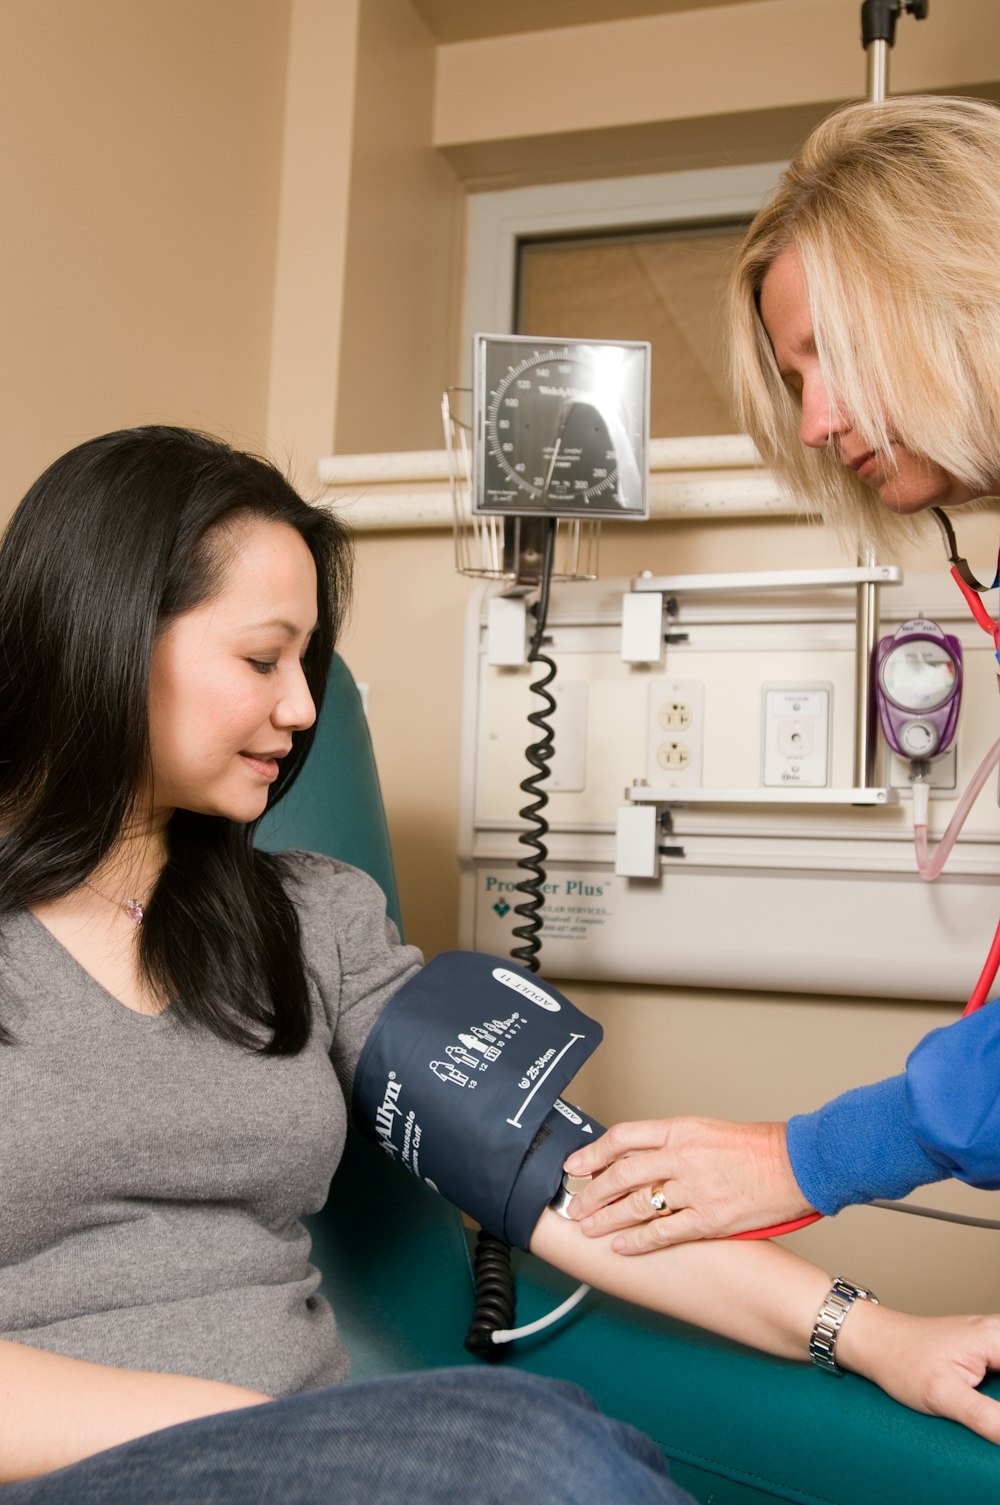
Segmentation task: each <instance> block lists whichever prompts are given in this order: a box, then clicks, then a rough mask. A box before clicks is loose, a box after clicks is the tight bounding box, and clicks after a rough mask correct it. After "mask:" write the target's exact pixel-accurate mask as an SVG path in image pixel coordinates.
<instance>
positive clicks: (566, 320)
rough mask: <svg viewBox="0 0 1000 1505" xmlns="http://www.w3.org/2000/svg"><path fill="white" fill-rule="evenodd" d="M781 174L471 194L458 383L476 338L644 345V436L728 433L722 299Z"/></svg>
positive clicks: (715, 173) (701, 175)
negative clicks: (647, 409)
mask: <svg viewBox="0 0 1000 1505" xmlns="http://www.w3.org/2000/svg"><path fill="white" fill-rule="evenodd" d="M781 166H782V164H781V163H766V164H763V165H759V166H753V167H731V168H713V169H709V170H706V171H704V172H679V173H666V174H656V175H650V176H646V177H635V178H612V179H606V180H601V181H592V182H580V183H561V184H546V185H543V186H541V187H537V188H524V189H506V190H501V191H498V192H495V193H477V194H472V195H470V199H469V234H468V243H467V247H468V270H467V278H466V303H465V314H464V321H463V325H464V339H463V347H464V348H463V352H462V355H463V381H465V382H466V383H467V382H468V376H469V371H470V361H471V349H472V338H473V335H475V334H476V333H483V334H515V333H521V334H538V335H541V336H545V337H552V338H555V337H557V336H562V337H563V338H575V339H585V338H587V337H588V336H593V337H594V338H599V339H647V340H649V341H650V342H651V344H652V345H653V364H652V373H653V375H652V414H651V430H650V431H651V433H652V435H653V437H654V438H668V437H680V436H685V435H701V434H725V433H732V432H733V430H734V428H735V423H734V421H733V418H732V416H731V414H730V412H729V408H728V403H727V398H726V393H725V380H724V368H723V362H724V334H725V331H724V327H723V321H722V309H721V306H720V303H721V299H720V290H721V288H722V286H723V284H724V280H725V276H726V272H727V268H728V262H729V259H730V257H731V255H732V252H733V250H734V249H735V246H736V245H737V244H738V241H739V239H740V234H741V230H742V227H743V225H745V224H746V222H747V220H748V219H749V218H750V217H751V216H752V215H753V213H754V212H755V210H756V209H757V207H758V206H759V204H760V203H761V202H762V201H763V200H764V198H766V197H767V195H768V194H769V193H770V192H771V191H772V190H773V188H774V186H775V184H776V182H777V179H778V175H779V173H780V171H781Z"/></svg>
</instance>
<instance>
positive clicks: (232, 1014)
mask: <svg viewBox="0 0 1000 1505" xmlns="http://www.w3.org/2000/svg"><path fill="white" fill-rule="evenodd" d="M349 578H350V545H349V542H348V539H347V537H346V535H345V533H344V530H343V529H342V527H341V525H340V524H339V523H338V522H337V521H336V520H335V519H334V518H332V517H331V516H329V515H328V514H325V513H323V512H321V511H319V510H317V509H313V508H310V507H308V506H306V505H305V504H304V503H303V502H302V501H301V500H300V499H299V498H298V497H297V496H296V494H295V492H294V491H293V490H292V488H291V487H290V486H289V485H288V483H287V482H286V481H285V480H284V479H283V478H282V477H281V476H280V475H279V474H278V472H277V471H275V470H274V469H273V468H272V467H271V466H269V465H267V464H265V463H264V462H262V461H260V460H257V459H254V458H252V457H251V456H248V455H244V454H240V453H238V452H235V451H233V450H231V449H230V448H228V447H227V446H226V445H224V444H221V443H219V442H218V441H216V440H212V439H209V438H206V437H204V436H201V435H196V434H192V433H189V432H187V431H184V430H178V429H168V428H147V429H137V430H131V431H126V432H122V433H117V434H109V435H105V436H103V437H102V438H99V439H95V440H92V441H90V442H89V443H87V444H83V445H81V446H80V447H79V448H78V449H76V450H73V451H71V452H70V453H69V454H68V455H66V456H63V457H62V459H60V460H57V461H56V462H55V464H54V465H52V466H51V467H50V468H49V469H48V470H47V471H46V472H45V474H44V475H43V476H42V477H41V478H40V480H39V481H38V482H37V483H36V484H35V485H34V486H33V487H32V488H31V490H30V491H29V492H28V494H27V496H26V497H25V499H24V501H23V503H22V504H21V506H20V508H19V509H18V511H17V513H16V514H15V516H14V519H13V521H12V523H11V525H10V527H9V529H8V532H7V534H6V536H5V539H4V542H3V544H2V547H0V1027H2V1030H3V1039H2V1043H0V1188H2V1193H0V1194H2V1197H3V1217H2V1219H0V1396H2V1398H3V1406H2V1422H0V1485H2V1486H3V1492H4V1500H5V1505H28V1502H30V1505H37V1502H44V1505H63V1502H67V1505H68V1502H70V1501H72V1502H73V1505H77V1502H80V1501H87V1500H91V1499H93V1500H98V1499H99V1500H100V1501H101V1502H102V1505H125V1502H132V1501H134V1500H136V1499H138V1498H144V1499H147V1500H148V1501H149V1502H150V1505H179V1502H181V1501H192V1500H198V1501H201V1500H209V1499H211V1500H212V1501H214V1502H218V1505H229V1502H230V1501H232V1502H233V1505H235V1502H237V1501H239V1502H241V1505H242V1502H244V1501H246V1500H258V1499H272V1498H280V1499H281V1500H282V1501H285V1502H289V1505H312V1502H314V1501H320V1500H327V1499H330V1500H336V1501H338V1505H342V1502H349V1501H353V1500H358V1501H361V1500H364V1501H365V1502H370V1501H374V1500H380V1499H382V1498H389V1497H390V1495H391V1497H392V1498H393V1499H396V1498H397V1497H400V1496H402V1497H408V1499H409V1500H410V1501H411V1502H414V1505H422V1502H427V1505H430V1502H431V1501H434V1502H438V1501H451V1500H460V1499H461V1500H469V1499H474V1500H476V1501H477V1502H493V1501H496V1502H500V1501H507V1500H520V1499H522V1498H524V1497H525V1495H526V1493H527V1494H529V1495H530V1497H531V1498H533V1499H536V1500H539V1501H546V1500H553V1501H554V1500H562V1499H566V1498H572V1499H574V1500H577V1501H579V1502H581V1505H588V1502H597V1501H606V1500H608V1499H612V1498H627V1499H629V1500H630V1501H646V1500H648V1501H671V1500H672V1501H678V1500H680V1499H681V1495H680V1493H679V1492H678V1491H676V1490H675V1488H674V1486H673V1485H671V1484H670V1482H669V1481H668V1480H667V1479H666V1477H665V1472H664V1468H663V1462H662V1459H661V1457H660V1455H659V1453H658V1450H657V1449H656V1448H655V1447H654V1446H653V1445H652V1444H651V1443H649V1441H648V1439H645V1438H642V1437H640V1436H639V1435H638V1434H636V1433H634V1432H632V1431H631V1430H630V1429H629V1428H626V1427H623V1426H621V1425H620V1424H619V1423H617V1422H612V1421H609V1420H607V1419H606V1418H603V1417H601V1416H599V1415H598V1414H597V1413H595V1412H594V1410H593V1409H592V1407H590V1406H589V1403H588V1402H587V1400H586V1397H583V1396H581V1395H579V1394H578V1393H577V1392H575V1391H573V1390H572V1389H571V1388H569V1387H565V1386H559V1385H547V1384H546V1383H545V1382H542V1381H538V1380H534V1379H531V1378H530V1377H527V1376H524V1375H501V1374H497V1373H496V1372H492V1371H469V1370H467V1369H464V1370H460V1371H455V1372H451V1371H447V1372H442V1373H438V1374H436V1375H432V1376H427V1375H421V1376H419V1377H416V1378H415V1379H406V1378H401V1379H394V1380H387V1381H380V1382H377V1383H374V1384H370V1385H359V1386H347V1387H341V1388H331V1387H337V1385H338V1382H339V1381H340V1380H342V1379H343V1378H344V1377H345V1375H346V1372H347V1367H348V1366H347V1359H346V1355H345V1354H344V1351H343V1349H342V1347H341V1345H340V1342H339V1339H338V1335H337V1328H336V1322H335V1319H334V1315H333V1313H332V1311H331V1310H330V1307H329V1306H328V1305H327V1303H326V1302H325V1301H324V1300H323V1299H322V1298H321V1297H320V1296H319V1295H318V1293H317V1286H318V1283H319V1275H318V1272H317V1271H316V1270H315V1269H314V1268H313V1267H312V1266H311V1265H310V1263H309V1257H308V1256H309V1240H308V1236H307V1234H306V1232H305V1230H304V1228H303V1226H302V1224H301V1221H300V1219H301V1217H302V1216H303V1215H304V1214H306V1213H309V1212H312V1211H316V1210H317V1209H318V1208H319V1207H320V1206H322V1204H323V1202H324V1201H325V1199H326V1195H327V1190H328V1187H329V1182H330V1177H331V1175H332V1172H333V1170H334V1168H335V1166H336V1163H337V1160H338V1158H339V1155H340V1151H341V1147H342V1144H343V1138H344V1133H345V1119H346V1108H345V1103H346V1101H347V1100H348V1098H349V1093H350V1087H351V1080H352V1074H353V1070H354V1067H355V1063H356V1062H357V1059H358V1055H359V1053H360V1050H361V1047H362V1045H363V1043H364V1041H365V1038H366V1036H367V1034H368V1031H369V1029H370V1027H371V1025H372V1023H373V1021H374V1020H375V1019H376V1017H377V1016H378V1014H379V1012H380V1010H381V1008H382V1007H383V1005H384V1004H385V1003H386V1002H387V1001H388V1000H389V999H390V998H391V997H392V996H393V995H394V994H395V993H396V992H397V991H398V989H399V988H400V987H401V986H402V985H403V984H404V983H405V982H406V981H407V980H408V979H409V978H410V977H411V976H412V975H413V974H414V973H415V971H416V970H417V968H418V967H419V965H420V958H419V955H418V953H417V952H416V951H415V950H414V949H413V948H411V947H406V946H403V945H402V944H401V943H400V941H399V937H398V935H397V934H396V932H395V929H394V927H393V926H392V925H391V924H390V923H388V922H387V921H386V917H385V906H384V900H383V898H382V895H381V891H380V890H379V889H378V887H377V885H376V884H375V883H374V882H373V881H372V880H370V879H369V878H367V877H366V876H365V875H363V874H361V873H359V872H358V871H356V870H355V869H352V868H348V867H345V866H344V865H343V864H340V863H336V862H333V861H330V860H328V859H325V858H321V857H316V856H310V855H309V854H304V853H291V854H288V853H286V854H282V855H273V854H267V853H264V852H259V851H256V850H255V848H254V846H253V834H254V828H255V824H256V822H257V820H258V819H259V818H260V816H261V815H262V814H263V812H264V810H265V808H267V807H268V805H269V804H270V803H273V802H274V800H275V799H276V798H277V797H279V796H280V795H281V793H282V792H283V791H284V790H285V789H287V788H288V786H289V784H290V783H291V781H292V779H293V778H294V776H295V773H296V770H297V769H298V767H299V766H300V765H301V762H302V760H303V758H304V757H305V755H306V753H307V751H308V748H309V743H310V739H311V731H312V727H313V724H314V721H315V716H316V710H317V707H318V706H319V705H320V703H321V700H322V694H323V687H324V685H325V682H326V676H327V671H328V668H329V664H330V658H331V654H332V651H333V644H334V640H335V636H336V632H337V629H338V626H339V624H340V620H341V618H342V615H343V611H344V608H345V605H346V601H347V595H348V586H349ZM345 797H349V792H346V793H345ZM532 1249H533V1250H534V1251H535V1252H536V1253H538V1254H540V1255H541V1256H542V1257H543V1258H547V1259H549V1260H551V1261H552V1262H554V1263H556V1264H559V1265H560V1266H561V1267H563V1268H565V1269H567V1270H569V1271H571V1272H572V1273H573V1274H575V1275H577V1276H578V1278H580V1279H585V1280H587V1281H589V1282H590V1283H593V1284H597V1285H601V1286H604V1287H605V1288H607V1289H609V1290H612V1291H615V1292H616V1293H618V1294H621V1295H624V1296H627V1297H630V1298H632V1299H635V1300H638V1301H641V1302H643V1303H645V1304H647V1305H650V1306H653V1307H655V1308H657V1309H660V1310H664V1311H668V1312H671V1313H673V1314H675V1315H677V1316H680V1317H683V1318H686V1319H687V1320H690V1321H695V1322H700V1323H702V1324H703V1325H705V1326H708V1327H711V1328H714V1329H716V1330H718V1331H722V1332H725V1333H727V1334H729V1335H730V1336H733V1337H736V1338H738V1339H741V1340H742V1341H745V1342H749V1343H754V1344H756V1345H758V1346H762V1347H764V1348H767V1349H768V1350H770V1351H771V1352H774V1353H778V1354H781V1355H784V1356H786V1357H789V1358H805V1357H806V1356H807V1354H808V1349H809V1339H810V1332H811V1330H812V1328H813V1323H814V1318H815V1314H816V1312H817V1311H818V1310H819V1309H820V1307H821V1306H822V1305H823V1304H824V1300H825V1297H826V1293H827V1291H828V1290H829V1286H830V1281H829V1277H827V1276H825V1275H824V1274H823V1273H822V1272H821V1271H819V1270H816V1269H815V1268H814V1267H812V1266H810V1265H807V1264H805V1263H803V1262H802V1261H800V1260H798V1259H796V1258H794V1257H793V1256H792V1255H790V1254H788V1253H787V1252H786V1251H784V1250H781V1249H778V1248H776V1247H771V1246H758V1247H753V1248H752V1247H750V1246H747V1245H733V1244H716V1245H714V1246H699V1247H694V1246H692V1247H691V1248H689V1249H682V1250H679V1251H675V1252H665V1253H664V1255H663V1256H662V1257H657V1256H652V1257H651V1258H650V1259H648V1260H644V1261H622V1260H620V1259H618V1258H617V1257H616V1256H615V1255H614V1254H613V1252H611V1251H610V1249H609V1248H608V1247H607V1246H606V1244H605V1243H602V1242H601V1241H593V1240H588V1239H587V1238H585V1237H583V1236H582V1235H581V1233H580V1231H579V1229H578V1228H577V1227H575V1226H574V1225H573V1224H571V1223H569V1222H567V1221H565V1220H564V1219H561V1218H559V1217H557V1216H556V1215H555V1214H553V1213H551V1212H546V1213H544V1214H543V1215H542V1217H541V1219H540V1220H539V1222H538V1224H537V1227H536V1229H535V1233H534V1236H533V1239H532ZM858 1305H859V1306H864V1307H865V1308H866V1310H865V1311H864V1312H861V1311H858V1312H857V1314H856V1315H852V1317H851V1320H850V1322H848V1323H847V1324H846V1325H845V1327H844V1329H843V1331H842V1333H841V1336H840V1338H839V1339H838V1349H837V1355H838V1359H839V1360H840V1361H841V1362H842V1363H844V1364H846V1365H848V1366H849V1367H852V1368H855V1369H857V1370H859V1371H860V1372H862V1373H864V1374H866V1375H868V1376H869V1377H870V1378H872V1379H874V1380H876V1381H877V1382H878V1383H880V1384H882V1385H883V1386H884V1387H885V1388H887V1389H888V1390H889V1391H890V1392H891V1393H892V1394H894V1395H895V1396H896V1397H897V1398H898V1399H901V1400H903V1401H905V1402H907V1403H908V1404H911V1405H915V1406H918V1407H919V1408H921V1409H925V1410H936V1411H939V1412H942V1413H944V1414H948V1415H952V1416H955V1417H957V1418H959V1419H962V1420H964V1421H965V1422H967V1424H969V1425H971V1426H973V1427H975V1428H976V1429H977V1430H980V1431H982V1432H984V1433H985V1434H986V1435H988V1436H991V1437H993V1438H994V1440H1000V1419H998V1414H1000V1413H998V1408H997V1406H996V1403H995V1402H992V1401H989V1400H986V1399H984V1398H983V1397H981V1396H978V1395H977V1394H976V1393H975V1391H974V1388H973V1386H974V1385H975V1383H976V1381H977V1379H978V1378H981V1376H982V1373H983V1372H984V1369H985V1368H986V1366H987V1365H988V1364H990V1363H991V1362H993V1363H995V1362H996V1361H997V1360H998V1359H1000V1321H998V1320H996V1319H992V1318H983V1319H972V1320H970V1319H965V1320H963V1321H962V1322H959V1321H958V1320H954V1321H952V1320H944V1319H939V1321H938V1322H937V1323H936V1324H933V1323H927V1322H925V1321H923V1320H921V1319H917V1318H912V1317H907V1316H904V1315H903V1314H901V1313H897V1312H891V1311H889V1309H887V1308H885V1307H878V1306H876V1305H874V1304H872V1303H869V1302H866V1301H862V1302H860V1303H858ZM275 1397H278V1399H274V1398H275Z"/></svg>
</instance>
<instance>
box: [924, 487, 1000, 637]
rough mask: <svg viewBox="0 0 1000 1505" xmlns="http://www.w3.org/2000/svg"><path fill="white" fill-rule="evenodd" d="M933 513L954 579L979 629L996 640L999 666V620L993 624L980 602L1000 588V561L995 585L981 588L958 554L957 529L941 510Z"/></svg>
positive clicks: (935, 510) (938, 508) (966, 563)
mask: <svg viewBox="0 0 1000 1505" xmlns="http://www.w3.org/2000/svg"><path fill="white" fill-rule="evenodd" d="M930 511H931V517H933V519H934V521H935V522H936V523H937V525H938V527H939V528H940V529H941V532H942V534H943V536H944V551H945V554H946V555H947V557H948V563H949V564H950V565H951V578H952V579H953V580H954V582H955V584H956V585H957V586H958V588H959V590H960V591H961V592H962V595H963V596H964V597H965V604H966V605H967V606H968V608H969V610H970V611H971V613H972V615H973V617H974V618H975V620H976V621H977V622H978V623H979V626H980V627H981V628H982V629H983V631H984V632H988V633H989V635H990V637H991V638H992V639H993V651H994V652H995V654H996V656H997V662H998V663H1000V621H994V619H993V618H992V617H991V616H990V614H989V612H988V611H987V610H986V607H985V606H984V605H983V603H982V600H981V599H980V598H981V597H982V596H984V595H985V594H986V592H987V591H991V590H996V589H997V587H998V586H1000V558H998V559H997V572H996V574H995V575H994V577H993V584H992V585H982V584H981V583H980V582H979V581H978V580H977V579H976V577H975V575H974V574H973V573H972V571H971V569H970V568H969V563H968V560H966V559H963V558H962V556H961V555H960V554H959V552H958V544H957V542H956V540H955V530H954V528H953V527H952V525H951V519H950V518H949V517H948V514H947V513H946V512H942V510H941V508H940V507H932V508H931V509H930Z"/></svg>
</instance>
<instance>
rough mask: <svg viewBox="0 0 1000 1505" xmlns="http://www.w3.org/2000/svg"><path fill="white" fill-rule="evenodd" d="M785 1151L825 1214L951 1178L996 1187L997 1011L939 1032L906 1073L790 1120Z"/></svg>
mask: <svg viewBox="0 0 1000 1505" xmlns="http://www.w3.org/2000/svg"><path fill="white" fill-rule="evenodd" d="M788 1153H789V1156H790V1158H791V1163H792V1170H793V1171H794V1173H795V1178H796V1180H797V1181H798V1183H799V1186H800V1187H801V1189H802V1192H803V1194H804V1195H805V1196H806V1197H807V1198H808V1200H809V1201H810V1202H811V1204H812V1205H813V1207H815V1208H816V1209H817V1210H818V1211H819V1212H825V1213H827V1214H828V1215H832V1214H833V1213H835V1212H839V1211H840V1209H841V1208H842V1207H847V1206H849V1205H850V1204H851V1203H854V1202H870V1201H872V1200H873V1199H874V1198H876V1197H889V1198H896V1197H903V1196H905V1195H906V1194H907V1192H911V1191H913V1189H914V1187H917V1186H924V1185H926V1184H927V1183H928V1182H930V1181H941V1180H944V1179H945V1178H946V1177H948V1176H956V1177H957V1178H958V1179H959V1180H962V1181H968V1182H970V1184H971V1185H973V1186H980V1187H988V1188H996V1187H1000V1008H996V1007H992V1006H991V1007H987V1008H984V1009H980V1010H979V1011H978V1012H977V1013H975V1014H970V1015H969V1016H968V1018H965V1019H959V1020H958V1021H957V1022H956V1023H955V1024H950V1025H948V1026H947V1027H946V1028H944V1029H937V1030H933V1031H932V1032H931V1033H930V1034H929V1035H927V1036H926V1038H925V1039H923V1040H921V1042H920V1044H919V1045H918V1046H917V1047H916V1049H915V1050H914V1051H913V1053H912V1055H911V1056H910V1058H909V1060H908V1061H907V1063H906V1072H905V1074H904V1075H903V1076H898V1077H890V1078H889V1079H888V1080H887V1081H884V1082H875V1083H873V1084H872V1085H871V1086H870V1087H856V1088H854V1089H853V1090H852V1091H851V1092H845V1093H844V1094H843V1096H842V1097H837V1098H834V1100H833V1101H832V1102H830V1103H827V1104H826V1106H825V1107H823V1108H819V1109H818V1110H817V1111H816V1112H815V1113H806V1114H802V1115H800V1116H798V1117H796V1118H793V1119H791V1121H790V1122H789V1125H788Z"/></svg>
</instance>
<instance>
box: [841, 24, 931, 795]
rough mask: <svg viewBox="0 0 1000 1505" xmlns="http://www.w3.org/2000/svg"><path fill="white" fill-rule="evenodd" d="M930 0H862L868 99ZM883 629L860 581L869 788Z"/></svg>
mask: <svg viewBox="0 0 1000 1505" xmlns="http://www.w3.org/2000/svg"><path fill="white" fill-rule="evenodd" d="M927 10H928V0H863V4H862V6H861V45H862V46H863V47H864V49H865V60H866V73H867V79H866V93H867V96H868V100H869V103H871V104H876V105H879V104H882V103H883V102H884V100H885V97H886V93H887V92H888V87H889V52H890V50H891V48H892V45H893V43H894V42H895V40H896V22H897V20H898V19H899V16H900V15H901V14H902V12H903V11H908V12H909V13H910V15H912V16H914V17H915V18H916V19H917V20H918V21H922V20H923V19H924V17H925V16H926V15H927ZM874 563H875V555H874V551H873V550H871V549H866V550H863V551H861V553H860V554H859V557H858V564H859V565H860V566H861V567H862V569H864V568H866V567H867V568H869V569H870V568H871V567H872V566H873V565H874ZM878 630H879V587H878V586H877V585H876V584H874V583H873V582H870V581H869V582H866V583H864V584H863V585H859V586H858V616H857V630H856V633H855V639H854V652H855V660H854V783H855V785H856V787H857V788H859V789H871V788H872V787H873V785H874V783H875V750H876V747H877V739H876V736H875V720H876V713H875V685H874V680H873V676H872V669H873V666H874V662H875V644H876V642H877V641H878Z"/></svg>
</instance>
